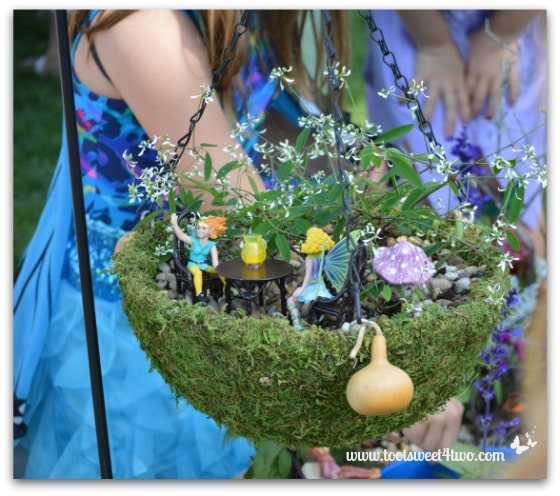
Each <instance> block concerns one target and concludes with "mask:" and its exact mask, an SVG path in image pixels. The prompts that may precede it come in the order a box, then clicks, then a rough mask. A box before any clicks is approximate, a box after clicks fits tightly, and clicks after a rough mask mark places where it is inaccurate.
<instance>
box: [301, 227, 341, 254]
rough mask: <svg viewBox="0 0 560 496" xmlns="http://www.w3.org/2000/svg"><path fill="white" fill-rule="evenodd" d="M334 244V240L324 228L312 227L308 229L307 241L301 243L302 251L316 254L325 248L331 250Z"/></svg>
mask: <svg viewBox="0 0 560 496" xmlns="http://www.w3.org/2000/svg"><path fill="white" fill-rule="evenodd" d="M333 246H334V241H333V240H332V239H331V237H330V236H329V235H328V234H327V233H326V232H325V231H323V230H322V229H319V228H318V227H310V228H309V229H308V230H307V238H306V240H305V243H303V244H302V245H301V252H302V253H305V254H306V255H316V254H319V253H321V252H322V251H323V250H325V251H329V250H330V249H331V248H332V247H333Z"/></svg>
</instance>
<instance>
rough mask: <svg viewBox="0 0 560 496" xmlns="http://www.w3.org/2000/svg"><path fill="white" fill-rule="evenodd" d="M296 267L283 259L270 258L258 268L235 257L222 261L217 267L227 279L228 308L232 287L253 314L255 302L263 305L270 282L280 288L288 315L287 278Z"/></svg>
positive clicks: (285, 312)
mask: <svg viewBox="0 0 560 496" xmlns="http://www.w3.org/2000/svg"><path fill="white" fill-rule="evenodd" d="M293 270H294V268H293V267H292V265H290V264H289V263H287V262H284V261H283V260H276V259H274V258H270V259H267V260H265V262H264V263H263V264H262V265H261V266H260V267H259V268H257V269H253V268H250V267H248V266H247V265H245V263H244V262H243V260H241V259H240V258H235V259H233V260H228V261H227V262H222V263H221V264H219V265H218V266H217V267H216V272H217V273H218V275H220V276H221V277H223V278H224V280H225V283H226V284H225V295H226V305H227V308H226V310H227V311H228V312H229V311H230V310H231V300H232V298H233V296H232V288H235V289H236V290H237V292H238V295H239V296H238V297H239V298H241V299H242V300H243V302H244V305H245V310H246V311H247V315H250V314H251V306H252V304H253V302H257V304H258V305H259V306H261V307H262V306H263V304H264V299H263V293H264V289H265V287H266V286H267V285H268V284H269V283H274V284H276V286H278V289H279V290H280V308H281V312H282V313H283V314H284V315H287V304H286V299H287V298H286V278H287V277H288V276H289V275H290V274H291V273H292V271H293Z"/></svg>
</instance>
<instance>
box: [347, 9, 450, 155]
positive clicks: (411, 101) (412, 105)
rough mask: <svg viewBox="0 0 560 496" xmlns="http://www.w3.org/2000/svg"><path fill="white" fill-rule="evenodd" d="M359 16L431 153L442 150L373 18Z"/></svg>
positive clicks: (369, 15) (366, 15)
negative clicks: (363, 21) (365, 24)
mask: <svg viewBox="0 0 560 496" xmlns="http://www.w3.org/2000/svg"><path fill="white" fill-rule="evenodd" d="M358 13H359V14H360V16H361V17H362V18H363V19H364V20H365V21H366V23H367V25H368V28H369V37H370V39H371V40H372V41H373V42H374V43H376V44H377V46H379V49H380V50H381V54H382V55H383V63H384V64H385V65H386V66H387V67H389V69H391V72H392V73H393V78H394V81H395V86H396V87H397V88H398V89H400V90H401V91H402V92H403V95H406V105H407V107H408V108H409V109H410V111H411V112H413V113H414V115H415V117H416V120H417V121H418V128H419V129H420V132H421V133H422V134H423V135H424V136H425V137H426V139H427V140H428V143H429V144H430V146H431V148H432V150H430V152H431V151H438V152H439V151H440V150H442V147H441V145H440V144H439V142H438V140H437V139H436V137H435V135H434V132H433V129H432V125H431V124H430V122H429V121H428V120H426V117H424V113H423V112H422V107H421V106H420V102H419V101H418V99H417V98H416V96H415V95H414V94H412V93H409V90H410V85H409V82H408V79H407V78H406V76H405V75H403V74H402V73H401V71H400V69H399V66H398V65H397V60H396V58H395V54H394V53H393V52H391V50H389V47H388V46H387V43H386V42H385V36H384V35H383V31H381V29H379V27H378V26H377V24H376V23H375V20H374V19H373V16H372V15H371V13H369V12H368V13H367V14H364V13H363V12H358Z"/></svg>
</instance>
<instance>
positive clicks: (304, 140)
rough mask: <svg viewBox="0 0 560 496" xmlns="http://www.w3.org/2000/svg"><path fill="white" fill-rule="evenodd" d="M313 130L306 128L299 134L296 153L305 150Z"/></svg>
mask: <svg viewBox="0 0 560 496" xmlns="http://www.w3.org/2000/svg"><path fill="white" fill-rule="evenodd" d="M310 132H311V129H309V128H308V127H306V128H305V129H304V130H303V131H302V132H301V133H299V135H298V137H297V139H296V152H297V153H300V152H301V151H302V150H303V147H304V146H305V144H306V143H307V139H308V138H309V133H310Z"/></svg>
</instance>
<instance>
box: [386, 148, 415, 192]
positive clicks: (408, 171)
mask: <svg viewBox="0 0 560 496" xmlns="http://www.w3.org/2000/svg"><path fill="white" fill-rule="evenodd" d="M386 155H387V160H389V162H390V163H391V164H393V165H392V167H391V170H392V171H393V174H395V175H397V176H399V177H402V178H403V179H406V180H407V181H410V182H411V183H412V184H414V185H415V186H418V187H421V186H422V181H421V180H420V176H418V173H417V172H416V170H415V169H414V167H413V166H412V163H411V162H410V159H409V158H408V157H407V156H406V155H404V154H403V153H402V152H401V151H400V150H398V149H396V148H388V149H387V150H386Z"/></svg>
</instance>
